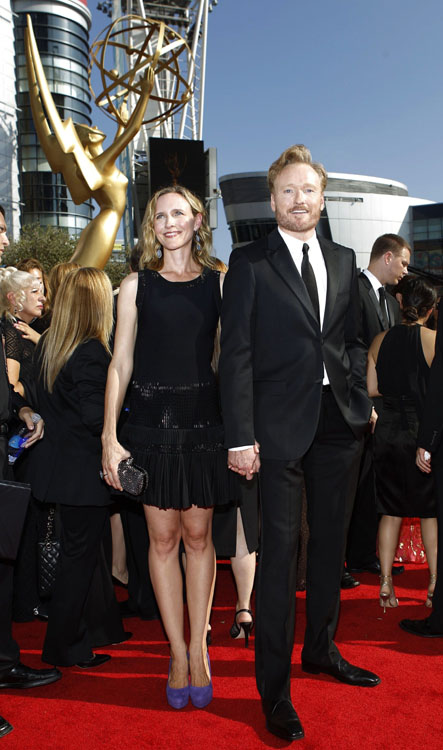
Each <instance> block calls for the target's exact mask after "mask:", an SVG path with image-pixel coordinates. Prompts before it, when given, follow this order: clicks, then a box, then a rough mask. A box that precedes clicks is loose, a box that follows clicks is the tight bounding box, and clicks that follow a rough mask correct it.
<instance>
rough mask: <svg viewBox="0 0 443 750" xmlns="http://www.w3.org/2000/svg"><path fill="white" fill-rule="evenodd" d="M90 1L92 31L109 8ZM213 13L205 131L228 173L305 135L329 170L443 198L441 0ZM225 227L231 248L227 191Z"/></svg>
mask: <svg viewBox="0 0 443 750" xmlns="http://www.w3.org/2000/svg"><path fill="white" fill-rule="evenodd" d="M90 10H91V11H92V14H93V17H94V24H93V31H92V34H91V39H92V38H93V36H94V32H95V33H96V32H98V31H100V29H101V28H104V27H105V26H106V25H107V23H108V19H107V18H106V17H105V16H104V15H103V14H102V13H100V12H98V11H96V9H95V4H94V5H92V2H90ZM209 21H210V25H209V41H208V52H207V68H206V102H205V117H204V142H205V146H206V147H208V146H215V147H216V148H217V150H218V174H219V175H223V174H228V173H231V172H243V171H262V170H266V169H267V168H268V166H269V164H270V163H271V162H272V161H273V160H274V159H275V158H276V157H277V156H278V155H279V153H280V152H281V151H283V149H285V148H286V147H287V146H289V145H290V144H292V143H305V144H306V145H307V146H308V147H309V148H310V149H311V151H312V154H313V157H314V158H315V159H316V160H318V161H322V162H323V163H324V164H325V167H326V169H327V170H328V171H330V172H350V173H356V174H367V175H375V176H378V177H386V178H390V179H393V180H399V181H401V182H404V183H406V184H407V186H408V188H409V193H410V194H411V195H413V196H417V197H421V198H428V199H431V200H436V201H441V200H443V183H442V173H443V83H442V78H443V76H442V72H443V64H442V63H443V3H442V1H441V0H422V1H421V2H418V0H317V1H316V2H315V1H312V0H311V2H299V0H272V2H269V0H268V1H265V0H256V1H254V0H219V2H218V4H217V6H216V7H215V8H214V10H213V12H212V13H211V14H210V16H209ZM219 227H220V228H219V229H218V230H217V231H216V233H215V238H214V239H215V241H214V245H215V248H216V251H217V254H218V255H219V256H220V257H222V258H224V259H227V257H228V255H229V251H230V235H229V232H228V230H227V228H226V221H225V216H224V211H223V206H222V204H221V201H220V202H219Z"/></svg>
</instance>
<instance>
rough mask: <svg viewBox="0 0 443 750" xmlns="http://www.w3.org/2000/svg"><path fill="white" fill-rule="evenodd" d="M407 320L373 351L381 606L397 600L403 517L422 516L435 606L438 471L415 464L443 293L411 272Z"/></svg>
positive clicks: (404, 293)
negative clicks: (429, 324) (433, 325)
mask: <svg viewBox="0 0 443 750" xmlns="http://www.w3.org/2000/svg"><path fill="white" fill-rule="evenodd" d="M399 296H400V299H399V301H400V306H401V310H402V324H401V325H396V326H394V327H393V328H391V329H389V330H388V331H385V332H383V333H380V334H379V335H378V336H376V337H375V339H374V341H373V342H372V344H371V346H370V348H369V353H368V392H369V395H370V396H372V397H373V396H380V395H382V396H383V409H382V411H381V414H380V416H379V418H378V420H377V424H376V427H375V432H374V468H375V480H376V488H377V510H378V512H379V513H381V514H382V515H381V520H380V525H379V531H378V548H379V549H378V551H379V557H380V565H381V577H380V606H381V607H383V609H384V610H385V611H386V607H397V606H398V599H397V598H396V596H395V593H394V588H393V585H392V564H393V562H394V556H395V550H396V548H397V544H398V537H399V534H400V526H401V522H402V518H406V517H418V518H420V520H421V532H422V539H423V544H424V547H425V551H426V556H427V560H428V565H429V574H430V575H429V587H428V591H427V598H426V602H425V603H426V606H428V607H431V606H432V596H433V593H434V588H435V581H436V572H437V519H436V498H435V491H434V481H433V477H432V475H428V474H423V473H422V472H421V471H420V470H419V469H418V467H417V466H416V465H415V452H416V447H417V432H418V423H419V419H420V417H421V413H422V409H423V403H424V397H425V393H426V387H427V383H428V379H429V372H430V367H431V364H432V360H433V358H434V351H435V331H431V330H429V329H428V328H426V327H425V323H426V321H427V319H428V318H429V316H430V315H431V313H432V312H433V310H434V307H435V303H436V299H437V294H436V291H435V289H434V287H433V286H432V285H431V284H429V283H428V282H426V281H424V280H423V279H419V278H415V277H412V276H411V277H410V276H407V277H406V278H404V279H403V281H402V285H401V295H399Z"/></svg>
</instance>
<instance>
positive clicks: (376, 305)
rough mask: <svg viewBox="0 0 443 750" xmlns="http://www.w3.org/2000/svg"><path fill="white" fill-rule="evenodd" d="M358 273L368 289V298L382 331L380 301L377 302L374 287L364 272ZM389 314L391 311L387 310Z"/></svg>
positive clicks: (383, 328) (383, 327)
mask: <svg viewBox="0 0 443 750" xmlns="http://www.w3.org/2000/svg"><path fill="white" fill-rule="evenodd" d="M360 275H361V277H362V279H363V283H364V285H365V286H366V288H367V290H368V294H369V297H370V299H371V301H372V303H373V305H374V308H375V312H376V313H377V318H378V319H379V321H380V325H381V328H382V331H384V330H385V326H384V323H383V318H382V314H381V308H380V303H379V301H378V299H377V295H376V293H375V291H374V287H373V286H372V284H371V282H370V281H369V279H368V277H367V276H366V274H364V273H363V272H362V273H361V274H360ZM389 315H391V311H389Z"/></svg>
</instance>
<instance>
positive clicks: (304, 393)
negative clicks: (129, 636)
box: [220, 146, 380, 740]
mask: <svg viewBox="0 0 443 750" xmlns="http://www.w3.org/2000/svg"><path fill="white" fill-rule="evenodd" d="M326 181H327V176H326V172H325V170H324V168H323V167H322V165H320V164H316V163H313V162H312V159H311V154H310V152H309V150H308V149H307V148H306V147H305V146H292V147H291V148H289V149H287V150H286V151H285V152H284V153H283V154H282V155H281V156H280V157H279V159H277V161H276V162H274V163H273V164H272V165H271V167H270V169H269V173H268V182H269V188H270V192H271V206H272V209H273V210H274V211H275V214H276V219H277V223H278V228H277V229H275V230H274V231H273V232H271V234H270V235H268V236H267V237H265V238H263V239H261V240H258V241H257V242H254V243H252V244H251V245H248V246H246V247H241V248H238V249H237V250H234V252H233V253H232V255H231V260H230V267H229V271H228V273H227V276H226V280H225V283H224V292H223V306H222V338H221V357H220V385H221V397H222V410H223V418H224V424H225V431H226V445H227V447H228V448H229V449H230V450H229V454H228V464H229V466H230V468H231V469H233V470H234V471H237V472H238V473H240V474H243V475H245V476H246V477H247V478H250V477H251V476H252V475H253V474H254V473H255V472H257V471H258V470H259V469H260V484H261V513H262V526H261V533H262V537H261V548H260V562H259V570H258V578H257V634H256V678H257V686H258V689H259V692H260V695H261V697H262V702H263V709H264V713H265V716H266V726H267V728H268V730H269V731H270V732H272V733H273V734H275V735H277V736H279V737H283V738H284V739H287V740H294V739H299V738H301V737H303V729H302V726H301V724H300V721H299V719H298V716H297V714H296V712H295V709H294V707H293V705H292V703H291V695H290V668H291V654H292V647H293V642H294V623H295V588H296V565H297V544H298V536H299V529H300V510H301V492H302V483H303V478H304V481H305V485H306V494H307V515H308V523H309V530H310V538H309V546H308V569H307V587H306V588H307V599H306V617H307V626H306V633H305V641H304V648H303V652H302V669H303V671H305V672H310V673H313V674H317V673H319V672H324V673H326V674H329V675H331V676H333V677H335V678H336V679H338V680H340V681H342V682H345V683H348V684H351V685H360V686H373V685H376V684H378V683H379V682H380V679H379V678H378V677H377V675H375V674H373V673H372V672H367V671H366V670H363V669H360V668H358V667H354V666H353V665H351V664H349V662H347V661H346V660H345V659H343V658H342V657H341V655H340V653H339V651H338V648H337V646H336V645H335V643H334V642H333V640H332V638H333V635H334V632H335V629H336V625H337V620H338V613H339V604H340V578H341V571H342V566H343V554H344V542H345V539H344V535H345V518H346V504H347V499H348V498H350V496H351V490H350V482H351V481H352V477H355V474H356V466H358V460H359V457H360V454H361V438H362V436H363V434H364V432H365V430H366V429H367V427H368V422H369V420H370V418H371V409H372V404H371V402H370V400H369V398H368V394H367V391H366V383H365V362H366V360H365V349H364V345H363V343H362V342H361V341H360V339H359V337H358V333H359V318H360V310H359V297H358V286H357V274H356V268H355V256H354V252H353V251H352V250H350V249H349V248H345V247H342V246H340V245H337V244H335V243H333V242H330V241H328V240H324V239H322V238H320V237H317V235H316V232H315V227H316V225H317V223H318V221H319V218H320V213H321V210H322V208H323V205H324V198H323V192H324V188H325V185H326Z"/></svg>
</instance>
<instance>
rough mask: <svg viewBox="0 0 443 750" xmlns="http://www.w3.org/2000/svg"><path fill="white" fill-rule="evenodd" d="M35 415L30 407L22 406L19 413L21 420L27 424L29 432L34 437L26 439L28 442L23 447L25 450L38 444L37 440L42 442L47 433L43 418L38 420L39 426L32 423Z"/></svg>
mask: <svg viewBox="0 0 443 750" xmlns="http://www.w3.org/2000/svg"><path fill="white" fill-rule="evenodd" d="M34 414H35V412H34V411H33V410H32V409H31V407H30V406H22V408H21V409H20V411H19V413H18V417H19V419H21V420H22V422H24V423H25V425H26V427H27V428H28V430H29V432H32V435H30V436H29V437H28V438H26V442H25V443H24V445H23V447H24V448H30V446H31V445H33V444H34V443H36V442H37V440H41V438H42V437H43V434H44V431H45V423H44V421H43V419H42V418H41V417H40V419H39V420H38V422H37V424H34V422H33V421H32V417H33V416H34Z"/></svg>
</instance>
